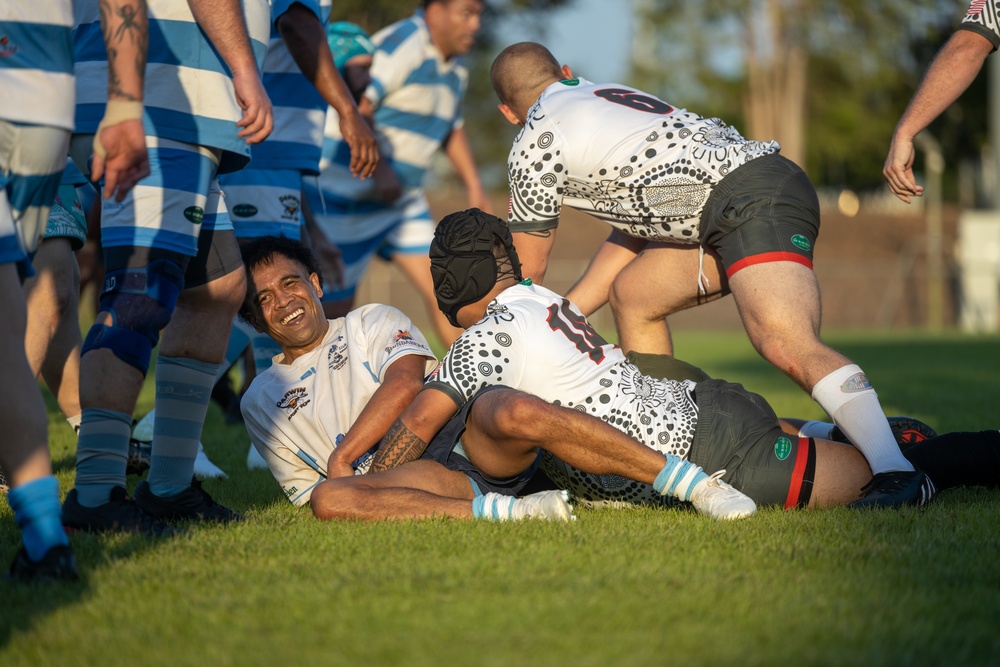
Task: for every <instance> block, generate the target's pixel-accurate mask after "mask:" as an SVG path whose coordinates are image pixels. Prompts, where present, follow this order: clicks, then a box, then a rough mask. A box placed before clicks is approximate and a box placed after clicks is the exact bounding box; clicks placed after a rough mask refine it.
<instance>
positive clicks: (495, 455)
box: [462, 389, 666, 484]
mask: <svg viewBox="0 0 1000 667" xmlns="http://www.w3.org/2000/svg"><path fill="white" fill-rule="evenodd" d="M462 445H463V448H464V449H465V453H466V454H467V455H468V457H469V461H471V462H472V464H473V465H474V466H476V468H477V469H479V470H480V471H482V472H483V473H484V474H486V475H489V476H490V477H499V478H504V477H513V476H515V475H518V474H519V473H521V472H523V471H524V470H526V469H527V468H528V467H529V466H530V465H531V464H532V463H533V462H534V460H535V457H536V456H537V453H538V450H539V449H540V448H544V449H546V450H547V451H549V452H551V453H552V455H553V456H555V457H557V458H559V459H560V460H562V461H564V462H565V463H567V464H569V465H571V466H573V467H575V468H579V469H580V470H582V471H584V472H587V473H592V474H596V475H620V476H622V477H626V478H628V479H633V480H635V481H637V482H642V483H644V484H652V483H653V481H654V480H655V479H656V476H657V475H658V474H659V473H660V471H661V470H662V469H663V466H664V465H665V464H666V457H664V456H663V454H660V453H659V452H657V451H655V450H653V449H650V448H649V447H646V446H644V445H642V444H641V443H639V442H638V441H636V440H633V439H632V438H630V437H629V436H628V435H626V434H625V433H623V432H622V431H619V430H617V429H615V428H614V427H612V426H609V425H608V424H605V423H604V422H602V421H601V420H599V419H595V418H594V417H590V416H588V415H585V414H583V413H580V412H577V411H576V410H570V409H568V408H563V407H559V406H556V405H552V404H550V403H547V402H545V401H543V400H542V399H540V398H537V397H535V396H531V395H530V394H525V393H523V392H520V391H515V390H503V389H496V390H493V391H490V392H488V393H486V394H483V395H482V396H480V397H479V398H477V399H476V402H475V404H473V406H472V411H471V413H470V415H469V420H468V424H467V430H466V431H465V433H464V434H463V436H462Z"/></svg>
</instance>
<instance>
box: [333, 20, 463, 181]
mask: <svg viewBox="0 0 1000 667" xmlns="http://www.w3.org/2000/svg"><path fill="white" fill-rule="evenodd" d="M372 43H373V44H374V45H375V47H376V50H375V54H374V56H373V59H372V66H371V79H372V80H371V84H370V85H369V86H368V89H367V90H366V91H365V97H367V98H368V100H369V101H370V102H371V103H372V105H373V106H374V107H375V129H376V132H377V134H378V135H379V137H378V138H379V146H380V149H381V153H380V155H381V157H382V159H383V160H386V161H388V162H389V163H390V164H391V165H392V168H393V171H395V172H396V175H397V176H398V177H399V179H400V182H401V183H402V185H403V187H404V188H419V187H421V186H422V184H423V180H424V174H425V173H426V171H427V169H428V168H430V165H431V162H432V160H433V159H434V156H435V154H436V153H437V151H438V149H439V148H440V147H441V145H442V144H443V143H444V141H445V139H447V138H448V135H449V134H450V133H451V131H452V129H454V128H456V127H460V126H461V124H462V117H461V104H462V98H463V97H464V95H465V89H466V86H467V83H468V77H469V74H468V70H467V69H466V67H465V64H464V60H463V59H462V58H452V59H451V60H447V61H446V60H445V59H444V58H443V57H442V55H441V52H440V51H439V50H438V48H437V47H436V46H434V43H433V42H432V41H431V36H430V32H429V31H428V29H427V23H426V22H425V21H424V12H423V10H422V9H420V10H417V12H416V13H415V14H414V15H413V16H411V17H410V18H408V19H403V20H402V21H397V22H396V23H393V24H392V25H390V26H388V27H386V28H383V29H382V30H380V31H379V32H377V33H375V35H374V36H373V37H372ZM329 155H332V156H333V158H334V159H337V160H340V161H342V160H343V157H344V156H343V151H342V150H341V149H334V150H333V151H331V152H330V153H329ZM343 164H346V163H343Z"/></svg>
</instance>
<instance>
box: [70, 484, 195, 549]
mask: <svg viewBox="0 0 1000 667" xmlns="http://www.w3.org/2000/svg"><path fill="white" fill-rule="evenodd" d="M62 522H63V527H64V528H66V529H68V530H85V531H87V532H90V533H142V534H143V535H148V536H150V537H171V536H173V535H177V534H179V533H180V531H178V530H177V529H176V528H174V527H173V526H170V525H168V524H165V523H163V522H162V521H160V520H159V519H157V518H155V517H153V516H150V515H149V514H146V513H145V512H143V511H142V510H141V509H140V508H139V506H138V505H137V504H136V503H135V501H133V500H132V499H131V498H129V497H128V494H126V493H125V489H124V487H121V486H116V487H114V488H113V489H111V498H110V499H109V500H108V502H106V503H104V504H103V505H98V506H97V507H84V506H83V505H81V504H80V501H78V500H77V499H76V489H72V490H71V491H70V492H69V493H68V494H67V495H66V500H65V501H63V508H62Z"/></svg>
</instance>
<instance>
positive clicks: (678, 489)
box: [653, 454, 708, 502]
mask: <svg viewBox="0 0 1000 667" xmlns="http://www.w3.org/2000/svg"><path fill="white" fill-rule="evenodd" d="M666 456H667V463H666V465H664V466H663V470H661V471H660V473H659V474H658V475H657V476H656V480H655V481H654V482H653V488H654V489H656V491H657V493H659V494H660V495H661V496H668V495H669V496H673V497H674V498H677V499H678V500H683V501H684V502H689V501H690V500H691V492H692V491H694V487H696V486H698V484H699V482H701V481H702V480H703V479H708V475H707V474H705V471H704V470H702V469H701V467H699V466H697V465H695V464H694V463H691V462H690V461H685V460H684V459H679V458H677V457H676V456H674V455H673V454H667V455H666Z"/></svg>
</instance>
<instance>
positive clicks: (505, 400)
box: [241, 237, 756, 519]
mask: <svg viewBox="0 0 1000 667" xmlns="http://www.w3.org/2000/svg"><path fill="white" fill-rule="evenodd" d="M243 258H244V263H245V266H246V271H247V279H248V292H247V294H248V296H247V301H246V303H244V307H243V309H242V310H241V314H242V316H243V317H244V318H245V319H246V320H247V321H248V322H249V323H250V324H252V325H253V326H255V327H257V328H258V329H260V330H261V331H265V332H267V333H268V334H269V335H270V336H271V337H272V338H273V339H274V340H275V342H276V343H278V345H279V347H280V348H281V350H282V354H281V355H278V356H276V357H275V363H274V364H273V366H272V367H271V368H270V369H268V370H267V371H265V372H264V373H262V374H261V375H259V376H257V377H256V378H255V379H254V381H253V383H252V384H251V386H250V388H249V389H248V391H247V393H246V395H245V396H244V398H243V401H242V405H241V409H242V412H243V416H244V419H245V421H246V425H247V430H248V431H249V433H250V437H251V440H252V441H253V443H254V446H255V447H257V449H258V450H259V451H260V453H261V455H262V456H263V457H264V459H265V461H267V463H268V466H269V467H270V469H271V471H272V473H273V474H274V476H275V477H276V478H277V480H278V482H279V483H280V484H281V486H282V488H283V489H284V491H285V493H286V495H288V497H289V499H290V500H292V502H294V503H296V504H304V503H305V502H307V501H311V504H312V508H313V512H314V513H315V514H316V516H318V517H320V518H333V517H337V516H345V515H347V516H361V517H363V518H387V517H406V518H411V517H424V516H454V517H466V518H469V517H473V516H476V517H480V516H482V517H486V518H499V519H506V518H514V519H518V518H526V517H529V516H538V517H541V518H555V519H568V518H570V517H571V516H572V513H571V508H570V506H569V504H568V499H567V496H566V494H565V492H562V491H560V490H550V491H547V492H544V493H542V494H541V495H538V494H536V495H532V496H529V497H527V498H524V499H515V498H514V496H515V495H516V494H517V493H518V492H520V491H521V490H522V489H523V487H524V484H525V483H526V482H527V481H528V479H529V478H530V477H531V476H532V474H533V473H534V471H535V468H536V467H537V463H538V459H539V453H540V447H541V446H542V445H544V446H545V447H546V449H547V450H548V451H550V452H552V453H553V454H555V455H557V456H559V457H560V458H561V459H562V460H565V461H566V462H567V463H570V464H572V465H574V466H576V467H577V468H580V469H582V470H586V471H588V472H592V473H596V474H611V475H617V476H619V477H623V478H629V479H634V480H636V482H642V483H645V484H653V485H654V486H655V487H657V488H658V489H661V490H662V489H669V493H670V494H671V495H672V496H673V497H675V498H677V499H679V500H685V501H690V502H691V503H692V504H693V505H694V506H695V508H696V509H698V510H699V511H701V512H704V513H707V514H709V515H711V516H713V517H716V518H725V519H731V518H739V517H741V516H747V515H750V514H753V512H754V511H755V510H756V508H755V506H754V503H753V501H751V500H750V499H749V498H747V497H746V496H744V495H743V494H741V493H739V492H737V491H735V490H733V489H732V488H731V487H729V486H728V485H726V484H724V483H722V482H719V481H718V480H717V479H715V478H713V477H709V476H708V475H706V474H705V473H704V472H703V471H702V470H701V469H700V468H699V467H698V466H696V465H693V464H691V463H690V462H688V461H685V460H682V459H680V458H678V457H675V456H672V455H669V454H667V455H665V454H661V453H659V452H656V451H654V450H652V449H649V448H647V447H644V446H642V445H641V444H639V443H638V442H636V441H635V440H633V439H631V438H629V437H628V436H627V435H626V434H624V433H622V432H621V431H618V430H615V429H613V428H611V427H610V426H608V425H606V424H604V423H603V422H601V421H599V420H597V419H594V418H593V417H589V416H586V415H583V414H581V413H579V412H577V411H574V410H570V409H567V408H562V407H558V406H555V405H551V404H549V403H547V402H545V401H543V400H541V399H539V398H536V397H534V396H529V395H526V394H522V393H521V392H516V391H514V390H512V389H508V388H506V387H503V388H499V389H497V390H495V391H492V392H489V393H488V394H486V395H485V396H484V398H483V399H482V400H481V401H477V402H476V403H475V405H476V406H477V408H476V409H475V410H473V411H472V414H473V415H475V419H471V418H470V422H469V424H468V425H467V424H466V420H465V419H464V418H462V419H460V420H458V421H456V424H455V426H456V428H455V429H453V430H450V431H445V432H444V433H442V435H441V439H442V442H444V444H443V445H441V446H440V447H437V448H436V449H435V450H434V451H439V452H440V453H441V454H442V463H444V464H445V465H442V463H439V462H437V461H435V460H431V459H424V460H420V461H413V462H411V463H408V464H407V465H405V466H401V467H399V468H397V469H394V470H392V471H390V472H386V473H384V474H381V475H377V476H374V475H364V476H363V478H366V479H367V478H368V477H373V478H377V481H376V482H373V484H375V485H377V486H379V487H381V488H384V489H388V491H386V492H385V493H380V494H379V495H378V496H377V497H368V496H365V498H364V499H363V500H359V504H358V505H357V506H355V505H354V504H353V503H350V504H348V505H347V506H349V507H350V508H351V509H350V511H348V512H347V513H344V512H342V511H341V510H342V507H344V506H345V505H344V503H343V501H342V500H341V495H342V494H328V493H327V490H329V489H330V486H329V485H325V484H323V483H320V482H322V480H323V479H326V478H330V479H333V478H337V477H346V478H350V479H354V474H355V472H356V471H361V472H363V471H365V470H366V469H367V467H368V466H369V465H370V463H371V461H370V457H371V455H372V453H373V449H374V448H375V447H376V446H377V445H378V443H379V440H380V439H381V438H382V436H383V435H385V434H386V432H387V430H388V428H389V425H390V424H392V423H393V422H394V421H395V420H396V419H397V418H398V417H399V415H400V413H402V411H403V409H404V408H406V406H407V405H408V404H409V403H410V402H411V401H412V400H413V398H414V397H415V396H416V395H417V393H418V392H419V391H420V389H421V386H422V383H423V379H424V376H425V374H426V372H427V371H428V370H430V369H431V368H432V367H433V365H434V361H435V360H434V357H433V354H432V352H431V350H430V348H429V347H428V346H427V344H426V342H425V341H424V339H423V337H422V336H421V335H420V333H419V332H418V331H417V330H416V328H415V327H413V325H412V324H411V323H410V321H409V320H408V319H407V318H406V317H405V316H404V315H403V314H402V313H400V312H399V311H397V310H395V309H393V308H389V307H387V306H379V305H369V306H364V307H362V308H360V309H357V310H355V311H352V312H351V313H350V314H349V315H348V316H347V317H345V318H341V319H337V320H327V319H326V318H325V316H324V315H323V309H322V305H321V302H320V296H321V295H322V289H321V280H320V276H319V272H318V269H317V267H316V264H315V259H314V258H312V256H311V255H310V253H309V252H308V251H307V250H305V249H304V248H303V247H302V246H301V245H299V244H298V243H296V242H293V241H290V240H288V239H283V238H277V237H264V238H261V239H255V240H254V241H252V242H250V243H248V244H247V245H246V246H244V248H243ZM441 396H443V397H444V399H445V401H447V405H450V412H451V414H449V415H448V417H449V418H450V417H451V416H453V415H454V413H455V412H457V411H458V409H457V407H456V406H455V403H454V402H452V401H451V399H450V398H448V397H447V395H444V394H442V395H441ZM471 406H472V403H470V407H471ZM446 421H448V419H444V420H443V421H442V423H441V425H443V423H444V422H446ZM437 430H438V429H435V431H437ZM463 431H464V432H463ZM450 434H454V435H450ZM458 435H461V436H462V441H461V444H462V445H464V447H465V451H467V452H468V453H469V455H470V456H472V457H474V458H475V460H476V462H477V465H476V466H472V465H470V464H469V462H468V460H467V459H465V458H464V457H462V456H449V455H450V454H451V453H452V449H453V448H455V447H456V440H457V437H458ZM449 437H450V438H451V439H450V440H447V439H448V438H449ZM446 440H447V441H446ZM393 442H398V441H397V440H393ZM394 451H395V450H394ZM418 454H419V453H418ZM414 458H416V457H414ZM445 466H447V467H445ZM385 467H389V466H388V465H387V464H386V463H385V462H381V463H379V464H378V465H376V466H374V468H375V469H376V470H378V469H380V468H385ZM449 468H452V469H449ZM358 479H362V477H358ZM317 483H319V484H318V485H317ZM338 489H340V487H338ZM376 500H377V502H376Z"/></svg>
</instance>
